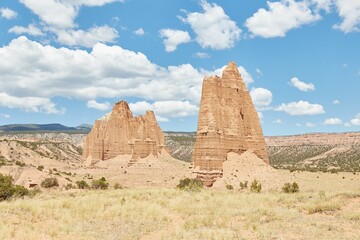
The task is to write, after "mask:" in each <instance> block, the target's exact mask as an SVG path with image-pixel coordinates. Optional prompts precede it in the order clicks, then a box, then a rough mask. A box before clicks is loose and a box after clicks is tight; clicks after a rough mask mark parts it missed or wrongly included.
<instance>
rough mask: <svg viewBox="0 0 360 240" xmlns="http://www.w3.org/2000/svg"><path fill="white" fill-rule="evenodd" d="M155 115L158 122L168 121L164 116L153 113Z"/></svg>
mask: <svg viewBox="0 0 360 240" xmlns="http://www.w3.org/2000/svg"><path fill="white" fill-rule="evenodd" d="M155 117H156V120H157V121H158V122H169V121H170V120H169V119H168V118H165V117H160V116H157V115H155Z"/></svg>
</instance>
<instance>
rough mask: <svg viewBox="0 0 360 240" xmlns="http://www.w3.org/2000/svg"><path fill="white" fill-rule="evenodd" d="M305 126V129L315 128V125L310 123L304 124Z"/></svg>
mask: <svg viewBox="0 0 360 240" xmlns="http://www.w3.org/2000/svg"><path fill="white" fill-rule="evenodd" d="M305 126H307V127H309V128H312V127H315V126H316V124H315V123H311V122H307V123H306V124H305Z"/></svg>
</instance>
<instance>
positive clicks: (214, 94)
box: [192, 62, 269, 186]
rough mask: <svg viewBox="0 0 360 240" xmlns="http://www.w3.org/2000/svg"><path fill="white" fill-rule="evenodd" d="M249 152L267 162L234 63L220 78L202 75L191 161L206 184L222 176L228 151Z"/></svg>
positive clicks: (256, 120)
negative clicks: (196, 127) (196, 128)
mask: <svg viewBox="0 0 360 240" xmlns="http://www.w3.org/2000/svg"><path fill="white" fill-rule="evenodd" d="M246 151H248V152H251V153H253V154H255V155H256V156H257V157H259V158H260V159H262V160H263V161H264V162H265V163H267V164H268V163H269V158H268V153H267V150H266V146H265V140H264V137H263V133H262V129H261V125H260V121H259V117H258V114H257V112H256V110H255V107H254V105H253V103H252V100H251V97H250V94H249V92H248V90H247V88H246V86H245V84H244V81H243V80H242V78H241V76H240V73H239V71H238V68H237V67H236V64H235V63H234V62H230V63H229V64H228V66H227V67H226V68H225V70H224V71H223V74H222V77H218V76H210V77H205V78H204V81H203V87H202V95H201V103H200V112H199V120H198V130H197V134H196V140H195V146H194V151H193V154H192V162H193V166H194V173H196V174H197V177H198V178H200V179H201V180H202V181H203V182H204V185H205V186H212V185H213V183H214V182H215V181H216V179H218V178H220V177H222V176H223V163H224V161H226V160H227V153H230V152H234V153H237V154H239V155H240V154H242V153H244V152H246Z"/></svg>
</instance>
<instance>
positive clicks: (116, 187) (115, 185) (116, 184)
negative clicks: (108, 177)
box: [114, 183, 123, 189]
mask: <svg viewBox="0 0 360 240" xmlns="http://www.w3.org/2000/svg"><path fill="white" fill-rule="evenodd" d="M114 189H123V186H122V185H121V184H120V183H115V184H114Z"/></svg>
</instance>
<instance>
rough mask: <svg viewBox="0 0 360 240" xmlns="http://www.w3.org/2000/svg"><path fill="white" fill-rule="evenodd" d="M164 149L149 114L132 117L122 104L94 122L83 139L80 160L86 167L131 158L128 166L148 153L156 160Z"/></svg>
mask: <svg viewBox="0 0 360 240" xmlns="http://www.w3.org/2000/svg"><path fill="white" fill-rule="evenodd" d="M163 149H166V146H165V139H164V134H163V132H162V130H161V128H160V127H159V125H158V123H157V121H156V118H155V114H154V112H153V111H147V112H146V114H145V115H144V116H141V115H140V116H137V117H134V116H133V114H132V112H131V110H130V108H129V105H128V104H127V102H125V101H121V102H118V103H116V104H115V106H114V107H113V109H112V112H111V113H108V114H106V115H105V116H104V117H102V118H100V119H98V120H96V122H95V124H94V126H93V128H92V130H91V132H90V133H89V134H88V136H87V137H86V139H85V142H84V150H83V158H84V159H86V160H87V163H88V164H89V165H93V164H95V163H97V162H99V161H103V160H108V159H111V158H114V157H117V156H119V155H131V160H130V164H131V163H134V162H136V160H137V159H139V158H145V157H147V156H148V155H149V154H152V155H154V156H155V157H157V156H158V155H159V154H161V151H162V150H163Z"/></svg>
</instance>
